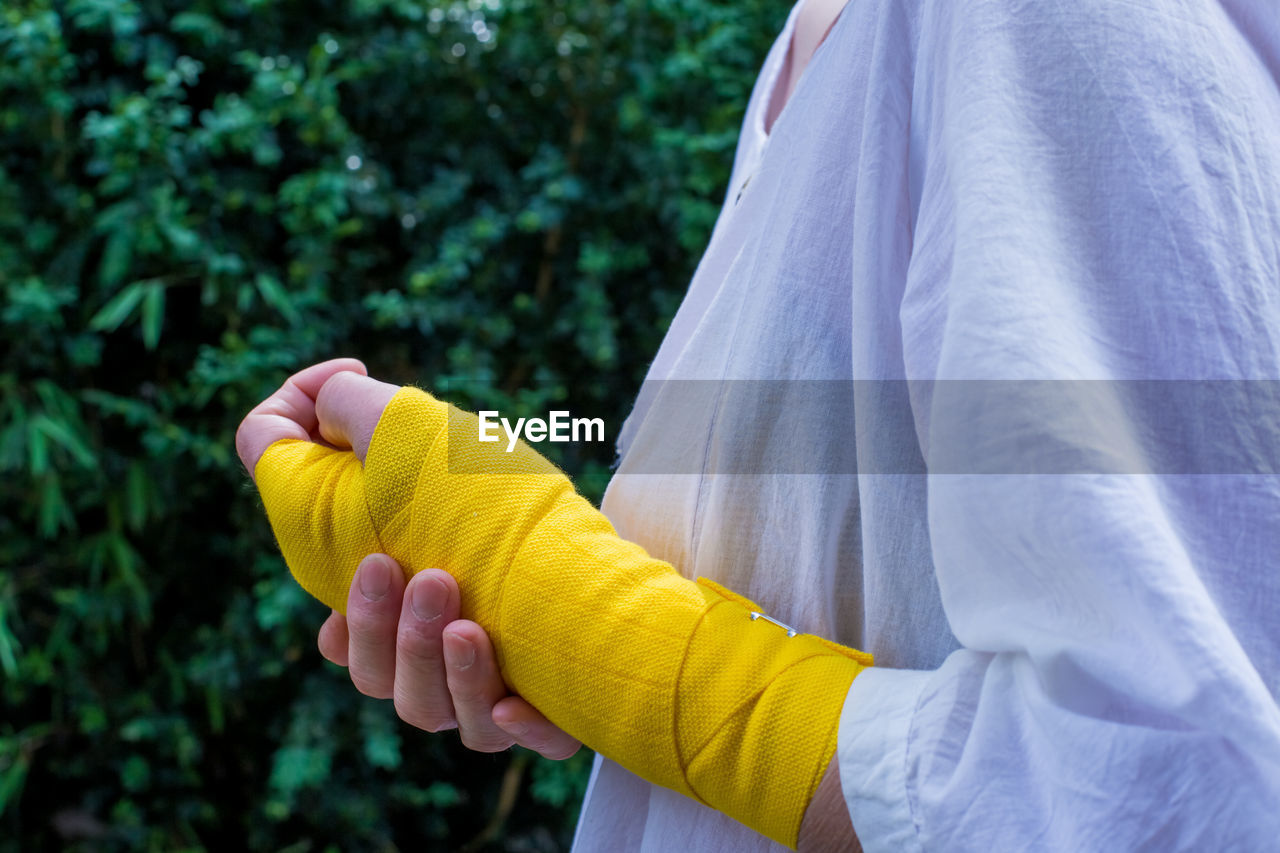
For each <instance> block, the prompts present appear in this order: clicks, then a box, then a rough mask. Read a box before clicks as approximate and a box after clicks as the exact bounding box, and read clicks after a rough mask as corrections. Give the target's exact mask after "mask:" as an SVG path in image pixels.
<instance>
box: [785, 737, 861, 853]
mask: <svg viewBox="0 0 1280 853" xmlns="http://www.w3.org/2000/svg"><path fill="white" fill-rule="evenodd" d="M796 850H798V851H799V853H862V845H861V844H860V843H858V835H857V833H856V832H855V831H854V828H853V822H852V821H851V820H850V819H849V807H848V806H847V805H846V804H845V800H844V790H843V788H842V787H841V785H840V758H839V756H838V755H836V756H832V758H831V763H830V764H828V765H827V772H826V774H825V775H824V776H823V777H822V782H821V784H819V785H818V792H817V793H816V794H814V796H813V800H812V801H811V802H810V803H809V808H808V809H807V810H806V811H805V813H804V821H803V822H802V823H801V824H800V838H799V841H798V843H797V844H796Z"/></svg>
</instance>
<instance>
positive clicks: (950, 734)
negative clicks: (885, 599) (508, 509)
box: [838, 0, 1280, 853]
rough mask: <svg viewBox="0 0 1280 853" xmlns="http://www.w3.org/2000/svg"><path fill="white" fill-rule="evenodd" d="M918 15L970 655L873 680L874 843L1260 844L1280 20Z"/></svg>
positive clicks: (918, 363)
mask: <svg viewBox="0 0 1280 853" xmlns="http://www.w3.org/2000/svg"><path fill="white" fill-rule="evenodd" d="M925 5H926V6H927V7H929V8H930V9H931V10H932V11H929V12H926V13H925V14H924V16H923V17H922V19H921V21H920V42H919V44H920V48H919V57H918V60H917V68H916V91H915V101H914V102H913V112H912V150H911V152H910V157H911V171H912V175H913V196H914V197H913V204H914V205H915V219H914V229H915V230H914V232H913V244H912V255H911V262H910V268H909V271H908V273H907V281H906V286H905V292H904V294H905V295H904V297H903V301H902V305H901V311H900V317H901V323H902V339H903V349H904V359H905V364H906V368H907V375H908V376H909V377H912V379H913V381H912V382H911V402H912V412H913V415H914V418H915V430H916V436H917V439H918V441H919V443H920V447H921V450H922V453H923V455H924V458H925V460H926V463H927V465H928V471H929V473H928V475H927V476H928V478H929V479H928V530H929V536H930V540H931V548H932V557H933V562H934V567H935V570H936V574H937V580H938V585H939V590H940V592H941V597H942V602H943V606H944V609H945V612H946V616H947V619H948V621H949V623H950V625H951V628H952V631H953V633H954V634H955V637H956V638H957V639H958V640H959V642H960V644H961V646H962V648H961V649H960V650H958V651H956V652H954V653H952V654H951V655H950V656H949V657H948V658H947V659H946V661H945V662H944V663H943V665H942V666H941V667H940V668H939V669H937V670H934V671H909V670H876V669H873V670H870V671H868V672H866V673H864V674H863V675H862V676H861V677H859V678H858V679H857V680H856V681H855V682H854V685H853V687H852V688H851V690H850V692H849V694H848V698H847V700H846V703H845V709H844V713H843V718H842V721H841V730H840V745H839V751H838V755H839V764H840V772H841V781H842V784H843V786H844V791H845V796H846V799H847V801H848V805H849V809H850V813H851V816H852V819H853V824H854V827H855V829H856V830H857V832H858V834H859V837H860V839H861V841H862V843H863V846H864V848H865V849H866V850H867V851H869V853H870V851H877V850H894V851H909V850H945V851H963V850H975V851H991V850H1148V849H1150V850H1190V849H1200V850H1228V849H1235V850H1260V849H1269V848H1271V847H1273V846H1274V845H1275V842H1276V839H1277V838H1280V808H1277V804H1280V708H1278V706H1277V698H1278V696H1280V571H1277V559H1280V476H1278V475H1280V465H1277V462H1276V453H1277V447H1280V441H1277V434H1276V431H1277V429H1278V428H1280V427H1278V425H1280V414H1278V413H1280V407H1277V402H1276V401H1277V395H1278V392H1277V390H1276V385H1277V383H1276V382H1274V381H1270V382H1268V381H1264V380H1276V379H1280V145H1277V144H1276V143H1277V140H1280V95H1278V94H1277V69H1278V68H1280V58H1278V57H1277V52H1276V48H1275V45H1277V44H1280V38H1277V26H1278V25H1277V24H1276V23H1274V22H1273V21H1272V20H1268V19H1267V18H1266V17H1264V16H1263V15H1262V14H1261V13H1255V14H1253V15H1252V16H1251V15H1250V14H1249V10H1250V9H1251V8H1257V9H1260V8H1261V7H1262V6H1264V5H1265V4H1255V6H1253V7H1251V6H1250V5H1249V4H1248V3H1245V2H1239V3H1228V2H1222V3H1214V2H1204V3H1202V2H1195V3H1192V2H1186V3H1181V2H1171V3H1164V4H1138V5H1134V4H1127V3H1115V2H1111V0H1096V2H1079V3H1074V2H1073V3H1057V2H1046V3H1025V2H1013V0H990V2H979V0H971V1H970V0H965V2H956V3H941V2H939V3H932V4H925ZM1271 18H1272V19H1274V16H1271ZM915 380H918V381H915Z"/></svg>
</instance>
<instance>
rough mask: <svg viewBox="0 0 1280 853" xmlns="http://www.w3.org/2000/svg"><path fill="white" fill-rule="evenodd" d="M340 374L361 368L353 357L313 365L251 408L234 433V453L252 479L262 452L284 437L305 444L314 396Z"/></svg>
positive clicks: (313, 417)
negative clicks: (333, 377)
mask: <svg viewBox="0 0 1280 853" xmlns="http://www.w3.org/2000/svg"><path fill="white" fill-rule="evenodd" d="M340 371H356V372H355V373H350V374H349V375H351V376H355V375H361V374H364V372H365V367H364V365H363V364H361V363H360V362H359V361H356V360H355V359H354V358H335V359H331V360H329V361H325V362H321V363H320V364H313V365H312V366H310V367H308V368H307V369H306V370H302V371H299V372H298V373H295V374H294V375H293V376H290V377H289V378H288V380H286V381H285V383H284V384H283V385H281V386H280V389H279V390H278V391H276V392H275V393H274V394H272V395H271V396H270V397H268V398H267V399H265V400H263V401H262V402H261V403H259V404H258V405H257V406H255V407H254V409H253V411H251V412H250V413H249V414H248V415H246V416H245V419H244V420H243V421H241V422H240V428H239V429H237V430H236V453H237V454H238V455H239V456H240V462H241V463H242V464H243V465H244V467H245V469H246V470H247V471H248V472H249V476H250V477H254V476H255V474H254V469H255V468H257V466H258V460H259V459H260V458H262V454H263V451H265V450H266V449H267V448H268V447H270V446H271V445H273V444H275V443H276V442H277V441H280V440H281V439H285V438H296V439H300V440H302V441H306V440H308V439H310V438H311V434H312V432H313V431H314V430H315V429H316V402H315V400H316V394H317V393H319V391H320V388H321V386H323V385H324V384H325V382H326V381H327V380H328V379H330V378H331V377H332V376H333V375H334V374H336V373H339V372H340Z"/></svg>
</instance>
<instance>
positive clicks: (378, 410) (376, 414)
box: [315, 372, 400, 462]
mask: <svg viewBox="0 0 1280 853" xmlns="http://www.w3.org/2000/svg"><path fill="white" fill-rule="evenodd" d="M399 390H400V386H398V385H391V384H388V383H386V382H379V381H378V380H376V379H370V378H369V377H368V376H364V375H362V374H358V373H351V372H341V373H334V374H332V375H331V376H330V377H329V378H328V380H327V381H326V382H325V383H324V384H323V386H322V387H321V388H320V390H319V393H318V394H317V395H316V405H315V412H316V417H317V419H318V421H319V427H320V435H321V437H322V438H324V440H325V441H327V442H329V443H330V444H332V445H334V446H335V447H350V448H351V450H352V452H354V453H355V455H356V457H357V458H358V459H359V460H360V461H361V462H364V457H365V453H367V452H368V450H369V440H370V439H371V438H373V430H374V428H375V427H377V425H378V419H379V418H381V417H382V410H383V409H385V408H386V407H387V403H389V402H391V398H392V397H394V396H395V395H396V392H397V391H399Z"/></svg>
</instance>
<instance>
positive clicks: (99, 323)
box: [89, 281, 146, 332]
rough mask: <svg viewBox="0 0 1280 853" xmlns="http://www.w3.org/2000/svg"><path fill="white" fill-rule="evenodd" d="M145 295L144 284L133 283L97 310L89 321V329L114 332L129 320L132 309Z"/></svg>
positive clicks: (139, 282)
mask: <svg viewBox="0 0 1280 853" xmlns="http://www.w3.org/2000/svg"><path fill="white" fill-rule="evenodd" d="M144 295H146V290H145V289H144V282H141V281H135V282H134V283H133V284H131V285H129V286H128V287H126V288H124V289H123V290H121V291H120V292H119V293H117V294H116V295H115V296H114V297H112V298H111V301H109V302H108V303H107V304H106V305H103V306H102V307H101V308H100V309H98V313H97V314H94V315H93V319H91V320H90V321H89V328H90V329H93V330H94V331H95V332H114V331H115V330H116V329H118V328H120V324H121V323H123V322H124V321H125V320H127V319H129V315H130V314H132V313H133V309H134V308H137V307H138V303H139V302H141V301H142V297H143V296H144Z"/></svg>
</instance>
